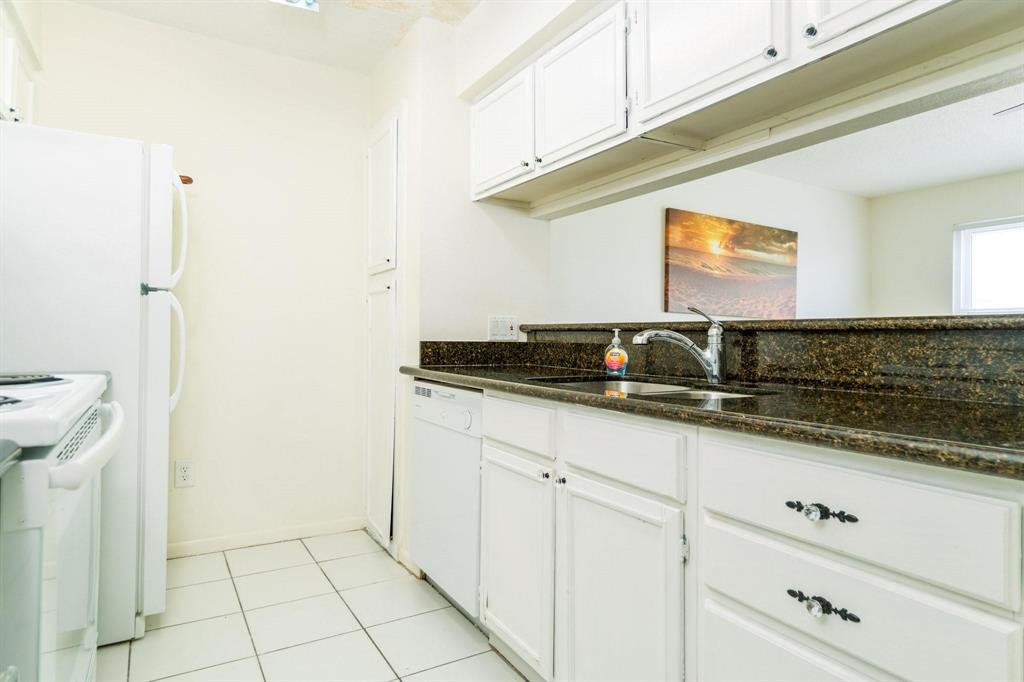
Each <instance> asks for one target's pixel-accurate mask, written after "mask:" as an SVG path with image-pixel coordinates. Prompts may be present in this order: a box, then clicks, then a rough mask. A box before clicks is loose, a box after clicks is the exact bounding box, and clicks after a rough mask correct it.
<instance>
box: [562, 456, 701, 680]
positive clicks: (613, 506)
mask: <svg viewBox="0 0 1024 682" xmlns="http://www.w3.org/2000/svg"><path fill="white" fill-rule="evenodd" d="M558 477H559V478H557V479H556V480H557V483H558V485H557V486H556V487H558V488H559V492H558V497H559V502H558V523H557V533H558V540H557V552H556V556H557V562H558V565H557V568H556V576H557V598H556V602H555V603H556V606H555V612H556V616H555V618H556V627H555V632H556V642H557V643H556V655H555V661H556V666H557V670H556V673H557V674H556V678H557V679H559V680H566V681H568V680H578V681H579V682H584V681H585V682H599V681H600V680H609V681H611V680H614V681H615V682H624V681H625V680H643V681H644V682H654V681H656V680H666V681H672V682H677V681H678V680H681V679H682V673H683V591H682V577H683V572H682V567H683V554H682V537H683V534H682V532H683V531H682V512H681V511H680V510H679V509H677V508H674V507H671V506H669V505H667V504H663V503H661V502H657V501H654V500H651V499H648V498H645V497H641V496H638V495H634V494H632V493H627V492H624V491H621V490H618V489H616V488H612V487H609V486H606V485H603V484H601V483H597V482H596V481H592V480H588V479H586V478H584V477H581V476H578V475H575V474H571V473H568V474H558Z"/></svg>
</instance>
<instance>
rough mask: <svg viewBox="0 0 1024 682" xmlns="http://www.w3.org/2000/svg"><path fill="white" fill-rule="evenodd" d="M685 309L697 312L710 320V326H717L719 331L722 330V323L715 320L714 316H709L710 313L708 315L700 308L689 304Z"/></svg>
mask: <svg viewBox="0 0 1024 682" xmlns="http://www.w3.org/2000/svg"><path fill="white" fill-rule="evenodd" d="M687 310H689V311H690V312H694V313H697V314H698V315H700V316H701V317H703V318H704V319H705V320H707V321H708V322H710V323H711V326H712V327H717V328H718V330H719V331H722V323H721V322H719V321H718V320H716V319H715V318H713V317H711V316H710V315H708V314H707V313H706V312H704V311H703V310H701V309H700V308H696V307H694V306H692V305H691V306H688V307H687Z"/></svg>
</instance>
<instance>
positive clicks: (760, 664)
mask: <svg viewBox="0 0 1024 682" xmlns="http://www.w3.org/2000/svg"><path fill="white" fill-rule="evenodd" d="M702 611H703V613H702V614H701V615H702V617H703V627H702V632H703V637H702V641H703V642H705V647H704V649H703V650H702V651H701V680H703V682H738V681H740V680H764V681H766V682H768V681H770V682H833V681H835V680H842V681H844V682H845V681H847V680H866V679H869V678H867V677H865V676H864V675H861V674H859V673H856V672H854V671H852V670H850V669H849V668H846V667H844V666H842V665H840V664H838V663H836V662H835V661H832V660H829V659H828V658H826V657H824V656H822V655H820V654H818V653H815V652H813V651H811V650H810V649H807V648H806V647H803V646H801V645H799V644H797V643H796V642H793V641H792V640H790V639H788V638H787V637H784V636H783V635H780V634H779V633H777V632H775V631H773V630H772V629H771V628H768V627H765V626H764V625H762V624H760V623H757V622H755V621H754V620H753V619H752V618H751V617H749V616H746V615H743V614H740V613H738V612H736V611H734V610H733V609H730V608H728V607H726V606H724V605H722V604H720V603H718V602H717V601H714V600H713V599H708V600H707V601H705V602H704V606H703V609H702Z"/></svg>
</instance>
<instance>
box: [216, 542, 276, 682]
mask: <svg viewBox="0 0 1024 682" xmlns="http://www.w3.org/2000/svg"><path fill="white" fill-rule="evenodd" d="M224 563H225V564H227V565H228V575H230V576H231V587H233V588H234V590H235V599H237V600H238V608H240V609H241V610H242V622H243V623H245V632H246V633H247V634H248V635H249V644H251V645H252V655H253V656H255V657H256V667H257V668H259V670H260V677H262V678H263V682H267V675H266V673H264V672H263V662H262V661H261V660H260V656H259V654H258V653H256V640H255V639H253V637H252V628H250V627H249V619H248V618H247V617H246V615H245V608H244V607H243V606H242V597H241V595H239V594H238V585H236V584H235V576H234V575H233V574H232V573H231V564H229V563H228V556H227V554H224Z"/></svg>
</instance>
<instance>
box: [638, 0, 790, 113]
mask: <svg viewBox="0 0 1024 682" xmlns="http://www.w3.org/2000/svg"><path fill="white" fill-rule="evenodd" d="M631 12H632V13H633V14H632V16H631V17H630V20H631V21H632V22H633V24H634V25H633V34H632V35H631V53H630V73H629V75H630V83H631V85H630V88H631V90H632V91H633V93H632V96H633V101H634V104H635V110H636V115H637V119H638V120H639V121H640V122H646V121H649V120H651V119H653V118H655V117H656V116H659V115H661V114H664V113H666V112H668V111H671V110H673V109H675V108H676V107H680V106H682V105H685V104H687V103H688V102H692V101H693V100H696V99H698V98H700V97H703V96H705V95H708V94H710V93H713V92H715V91H721V92H720V94H721V95H722V96H725V95H727V94H731V92H724V91H725V90H726V89H727V88H729V89H730V90H731V91H737V92H738V91H740V90H743V89H745V88H746V87H749V85H750V84H749V83H745V82H743V81H747V80H750V79H751V78H752V77H753V76H754V75H755V74H758V75H760V72H761V71H763V70H765V69H767V68H769V67H771V66H773V65H775V64H779V63H781V62H782V61H784V60H785V59H786V58H787V57H788V55H789V23H788V22H789V3H788V2H787V1H786V0H745V1H744V2H722V0H686V2H662V1H659V0H642V1H640V2H637V3H636V4H635V5H633V6H631ZM730 86H732V87H731V88H730Z"/></svg>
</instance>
